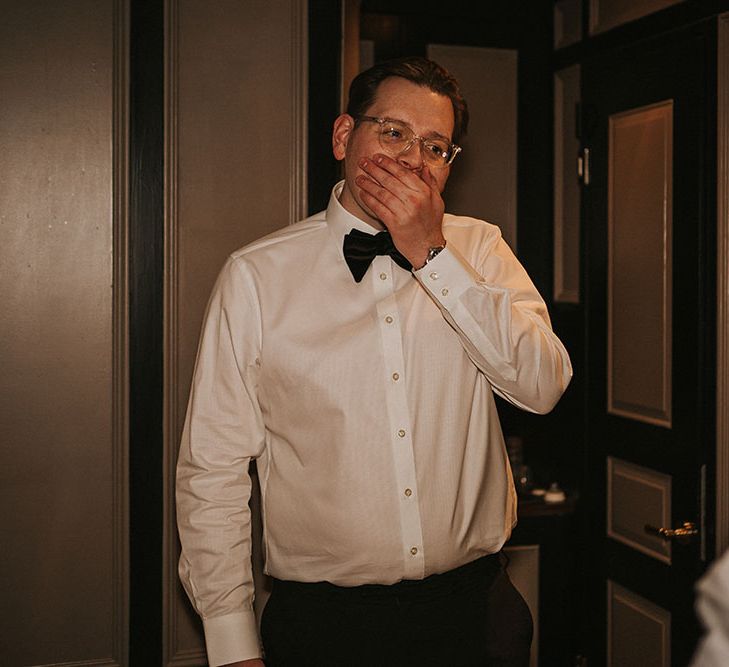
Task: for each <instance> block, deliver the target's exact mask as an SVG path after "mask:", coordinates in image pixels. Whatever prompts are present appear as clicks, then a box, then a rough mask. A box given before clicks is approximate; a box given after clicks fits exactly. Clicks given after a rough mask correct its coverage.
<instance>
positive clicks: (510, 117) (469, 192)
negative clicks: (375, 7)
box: [427, 44, 517, 251]
mask: <svg viewBox="0 0 729 667" xmlns="http://www.w3.org/2000/svg"><path fill="white" fill-rule="evenodd" d="M427 50H428V57H429V58H432V59H433V60H435V61H436V62H438V63H440V64H441V65H443V67H445V68H446V69H447V70H449V71H450V72H452V73H453V75H454V76H455V77H456V78H457V79H458V82H459V83H460V85H461V90H462V91H463V96H464V97H465V98H466V100H467V101H468V110H469V113H470V116H471V117H470V120H469V124H468V134H467V135H466V136H465V137H464V138H463V139H462V140H461V143H462V144H463V152H462V153H460V154H459V155H458V157H457V158H456V160H455V162H454V163H453V169H452V170H451V176H450V178H449V180H448V185H447V187H446V189H445V193H444V198H445V203H446V211H448V212H449V213H455V214H457V215H470V216H473V217H475V218H482V219H484V220H488V221H489V222H492V223H494V224H495V225H498V226H499V227H500V228H501V233H502V235H503V237H504V239H505V240H506V242H507V243H508V244H509V246H510V247H511V248H512V250H514V251H516V244H517V230H516V118H517V113H516V107H517V89H516V75H517V53H516V51H515V50H512V49H484V48H479V47H471V46H452V45H442V44H429V45H428V49H427Z"/></svg>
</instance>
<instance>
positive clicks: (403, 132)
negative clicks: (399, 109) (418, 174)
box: [357, 116, 461, 168]
mask: <svg viewBox="0 0 729 667" xmlns="http://www.w3.org/2000/svg"><path fill="white" fill-rule="evenodd" d="M357 120H358V121H361V120H365V121H368V122H370V123H377V124H378V125H379V126H380V127H379V130H378V133H379V135H378V136H379V139H380V146H382V148H384V149H385V150H386V151H387V152H388V153H390V154H391V155H394V156H398V155H402V154H403V153H405V152H407V151H409V150H410V148H412V145H413V144H414V143H415V142H416V141H419V142H420V145H421V146H422V149H423V150H422V155H423V160H424V161H425V162H426V163H427V164H428V166H430V167H436V168H440V167H447V166H448V165H449V164H451V162H453V160H455V159H456V155H458V153H460V152H461V147H460V146H456V144H451V143H449V142H448V141H446V140H445V139H439V138H437V137H436V138H432V139H426V138H425V137H421V136H418V135H417V134H415V132H413V131H412V129H411V128H409V127H408V126H407V125H405V123H402V122H400V121H399V120H390V119H389V118H376V117H375V116H358V118H357Z"/></svg>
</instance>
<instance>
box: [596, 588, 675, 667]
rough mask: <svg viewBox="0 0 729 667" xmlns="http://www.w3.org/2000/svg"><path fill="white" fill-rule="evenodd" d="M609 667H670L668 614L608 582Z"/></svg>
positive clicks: (669, 617)
mask: <svg viewBox="0 0 729 667" xmlns="http://www.w3.org/2000/svg"><path fill="white" fill-rule="evenodd" d="M607 604H608V660H607V665H608V667H670V665H671V614H670V613H669V612H667V611H666V610H665V609H663V608H661V607H658V606H657V605H655V604H653V603H652V602H650V601H648V600H646V599H645V598H642V597H641V596H639V595H636V594H635V593H633V592H632V591H630V590H628V589H627V588H623V587H622V586H620V585H618V584H616V583H615V582H613V581H608V600H607Z"/></svg>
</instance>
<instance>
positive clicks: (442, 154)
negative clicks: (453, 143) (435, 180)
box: [423, 140, 451, 167]
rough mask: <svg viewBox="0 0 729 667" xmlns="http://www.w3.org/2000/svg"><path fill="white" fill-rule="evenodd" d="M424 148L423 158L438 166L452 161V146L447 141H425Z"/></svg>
mask: <svg viewBox="0 0 729 667" xmlns="http://www.w3.org/2000/svg"><path fill="white" fill-rule="evenodd" d="M423 149H424V150H423V159H424V160H425V161H426V162H428V163H430V164H432V165H434V166H436V167H443V166H445V165H447V164H448V162H449V161H450V158H451V147H450V144H447V143H446V142H445V141H437V140H436V141H425V142H423Z"/></svg>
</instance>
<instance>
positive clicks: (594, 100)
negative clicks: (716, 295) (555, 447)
mask: <svg viewBox="0 0 729 667" xmlns="http://www.w3.org/2000/svg"><path fill="white" fill-rule="evenodd" d="M712 44H713V42H712V37H711V28H710V26H709V25H708V24H707V25H698V26H694V27H692V28H690V29H687V30H684V31H682V32H680V33H674V34H671V35H668V36H662V37H660V38H656V39H652V40H648V41H645V42H642V43H640V44H638V45H633V46H630V47H625V48H622V49H617V50H614V51H611V52H607V53H603V54H600V55H598V56H595V57H594V58H592V59H591V60H589V61H588V62H586V63H585V66H584V68H583V102H584V118H583V128H584V136H583V143H584V145H585V147H586V148H589V154H590V158H591V159H590V163H591V164H590V167H591V168H590V180H589V184H588V185H586V186H585V187H584V197H583V202H584V204H583V205H584V210H583V221H584V229H583V234H584V238H585V247H584V249H585V273H584V276H583V278H584V291H585V297H586V299H585V300H586V317H587V358H586V361H587V364H586V367H587V376H588V377H587V382H586V386H587V426H586V434H587V443H588V444H587V470H588V479H589V481H590V483H591V484H592V487H591V488H589V489H588V490H587V493H586V496H587V498H586V501H587V503H589V516H590V517H591V523H590V525H589V527H588V528H587V532H588V534H589V535H590V538H589V550H590V553H589V554H588V558H587V560H588V565H587V568H588V577H587V585H588V587H589V598H590V600H591V601H592V602H591V604H592V606H593V608H592V609H591V612H590V615H591V618H592V619H593V621H592V624H591V640H590V643H591V650H590V652H589V653H590V664H597V665H599V664H603V663H605V662H606V660H607V659H608V658H609V659H610V660H611V661H612V662H608V663H607V664H613V665H628V664H641V665H646V664H651V665H652V664H656V665H664V664H673V665H685V664H686V663H687V662H688V660H689V658H690V656H691V653H692V652H693V647H694V646H695V642H696V639H697V637H698V632H699V630H698V626H697V624H696V622H695V619H694V615H693V584H694V582H695V580H696V578H697V577H698V576H699V574H700V573H701V571H702V569H703V563H702V561H701V558H700V549H699V540H698V539H696V540H693V541H691V542H689V543H687V544H679V543H676V542H674V543H672V544H671V545H670V546H669V545H668V544H664V543H663V540H662V539H661V538H660V537H656V536H655V535H648V534H647V533H645V523H648V522H649V521H648V518H649V517H654V519H655V521H656V522H661V521H659V520H662V521H663V522H665V521H668V525H665V524H663V525H662V526H659V527H675V526H680V525H681V524H682V523H683V522H684V521H693V522H695V523H697V524H700V523H701V517H700V515H699V514H700V503H699V498H700V495H701V485H700V479H701V466H702V465H703V464H706V463H707V460H706V458H707V453H708V452H709V451H710V449H711V448H712V446H713V440H714V430H713V420H714V415H713V408H712V406H713V382H712V379H711V371H712V370H713V364H711V363H708V364H707V362H706V360H707V359H711V355H712V350H713V343H712V340H713V337H712V333H710V332H712V331H713V328H712V322H713V321H714V320H713V317H714V314H713V309H714V305H713V304H714V301H713V291H712V290H713V281H714V278H715V276H714V274H713V271H712V270H711V268H710V267H711V266H712V264H711V261H710V260H709V257H710V254H711V253H713V248H712V247H711V244H710V239H711V234H710V232H708V230H709V226H710V225H711V224H713V218H712V216H711V214H710V213H709V208H710V192H709V191H708V190H707V187H706V185H705V183H706V174H705V172H704V168H705V164H706V155H707V151H708V147H709V145H710V140H709V136H710V132H711V127H710V123H709V121H710V119H711V116H710V114H709V111H708V110H709V100H710V96H708V95H707V89H708V80H709V72H708V68H707V65H706V63H707V62H708V58H709V57H710V52H711V51H712V49H713V46H712ZM636 471H639V472H640V474H636ZM647 517H648V518H647ZM617 587H620V588H619V589H618V588H617ZM616 590H620V591H621V594H620V596H618V597H616V595H615V591H616ZM627 599H631V600H636V599H640V600H644V601H645V604H644V605H643V607H644V608H645V609H648V608H650V610H651V612H650V613H648V614H647V615H646V614H643V615H642V616H641V618H643V620H645V623H646V624H647V625H646V628H647V629H646V634H645V637H643V639H642V640H641V638H640V637H637V638H635V640H631V641H628V642H626V641H624V640H620V641H619V642H618V643H619V644H620V647H621V648H620V655H619V657H617V656H618V654H617V653H615V650H614V649H615V646H617V644H616V643H615V642H616V637H617V635H616V634H615V632H616V631H618V630H619V629H620V628H623V629H624V628H625V627H627V626H625V623H624V621H625V619H627V618H628V617H632V616H635V615H636V614H638V612H637V611H635V609H636V605H635V604H633V603H630V604H628V603H626V602H625V600H627ZM626 605H627V606H626ZM629 610H632V611H629ZM641 613H643V612H641ZM616 614H618V615H617V616H616ZM638 615H640V614H638ZM636 618H637V616H636ZM646 619H648V620H646ZM650 619H654V620H653V621H651V620H650ZM655 619H660V622H658V621H655ZM641 622H642V621H641ZM648 628H650V632H649V629H648ZM670 628H673V631H672V633H670V631H669V630H668V629H670ZM659 629H660V631H659ZM606 630H609V633H608V634H609V636H606ZM620 632H623V630H620ZM660 632H669V634H670V636H669V637H668V638H667V639H666V641H667V642H668V644H664V643H663V642H661V641H658V640H657V639H656V638H657V637H658V636H659V635H660ZM651 633H652V634H651ZM667 646H668V648H666V647H667ZM669 655H670V658H669V657H668V656H669Z"/></svg>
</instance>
